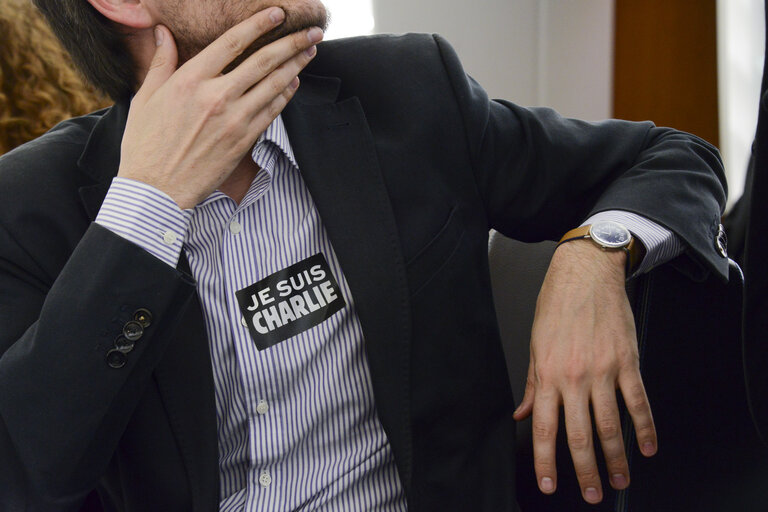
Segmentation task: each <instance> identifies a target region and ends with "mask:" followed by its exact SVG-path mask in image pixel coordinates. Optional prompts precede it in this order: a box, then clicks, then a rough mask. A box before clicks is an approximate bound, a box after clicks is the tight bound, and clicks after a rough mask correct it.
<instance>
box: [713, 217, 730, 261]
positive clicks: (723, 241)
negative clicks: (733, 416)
mask: <svg viewBox="0 0 768 512" xmlns="http://www.w3.org/2000/svg"><path fill="white" fill-rule="evenodd" d="M715 248H716V249H717V252H718V253H719V254H720V256H722V257H723V258H727V257H728V236H727V235H726V234H725V228H724V227H723V225H722V224H720V227H719V228H718V230H717V236H716V237H715Z"/></svg>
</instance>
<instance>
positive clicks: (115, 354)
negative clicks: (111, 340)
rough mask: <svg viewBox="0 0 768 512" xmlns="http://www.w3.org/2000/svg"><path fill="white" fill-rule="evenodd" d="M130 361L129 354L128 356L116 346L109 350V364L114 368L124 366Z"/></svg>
mask: <svg viewBox="0 0 768 512" xmlns="http://www.w3.org/2000/svg"><path fill="white" fill-rule="evenodd" d="M127 362H128V356H126V355H125V354H124V353H122V352H120V351H119V350H117V349H116V348H113V349H112V350H110V351H109V352H107V364H108V365H109V367H110V368H114V369H116V370H118V369H120V368H122V367H123V366H125V363H127Z"/></svg>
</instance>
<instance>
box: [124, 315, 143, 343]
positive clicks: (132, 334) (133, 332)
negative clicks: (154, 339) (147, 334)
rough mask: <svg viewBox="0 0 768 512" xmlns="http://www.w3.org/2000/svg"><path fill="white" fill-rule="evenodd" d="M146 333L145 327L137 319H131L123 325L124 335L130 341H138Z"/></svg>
mask: <svg viewBox="0 0 768 512" xmlns="http://www.w3.org/2000/svg"><path fill="white" fill-rule="evenodd" d="M143 335H144V327H143V326H142V325H141V324H140V323H139V322H137V321H136V320H129V321H128V322H126V323H125V325H124V326H123V336H125V337H126V339H128V341H137V340H138V339H139V338H141V337H142V336H143Z"/></svg>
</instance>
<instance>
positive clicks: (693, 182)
mask: <svg viewBox="0 0 768 512" xmlns="http://www.w3.org/2000/svg"><path fill="white" fill-rule="evenodd" d="M434 37H435V41H436V43H437V46H438V48H439V51H440V54H441V57H442V59H443V64H444V67H445V70H446V73H447V75H448V79H449V81H450V83H451V86H452V87H453V92H454V96H455V98H456V102H457V104H458V108H459V110H460V111H461V115H462V117H463V120H464V131H465V134H466V141H467V146H468V150H469V153H470V157H471V159H472V166H473V170H474V173H475V181H476V183H477V186H478V190H479V193H480V195H481V197H482V200H483V202H484V204H485V207H486V214H487V217H488V223H489V227H492V228H494V229H497V230H498V231H500V232H502V233H504V234H505V235H507V236H510V237H512V238H516V239H519V240H522V241H540V240H545V239H550V240H553V239H554V240H556V239H558V238H559V237H560V236H562V235H563V234H564V233H565V232H566V231H568V230H569V229H572V228H573V227H575V226H576V225H578V224H577V223H580V222H581V221H582V220H583V219H585V218H587V217H588V216H590V215H592V214H595V213H598V212H601V211H606V210H625V211H629V212H633V213H637V214H639V215H642V216H644V217H646V218H648V219H650V220H652V221H654V222H656V223H658V224H660V225H662V226H665V227H666V228H668V229H670V230H671V231H672V232H674V233H676V234H677V235H678V236H679V237H680V238H681V239H682V240H683V242H684V244H685V246H686V249H687V250H686V252H685V256H684V259H685V261H678V262H677V264H678V265H679V266H680V267H681V268H682V269H684V270H685V271H686V272H687V273H689V274H690V275H691V276H692V277H696V278H703V277H704V275H705V274H706V272H707V271H713V272H715V273H717V274H718V275H720V276H721V277H722V278H723V279H727V275H728V261H727V258H725V257H723V256H721V255H720V254H719V253H718V252H717V250H716V245H715V239H716V237H717V235H718V231H719V226H720V216H721V214H722V211H723V208H724V206H725V197H726V189H725V177H724V172H723V168H722V163H721V161H720V157H719V154H718V152H717V149H715V148H714V147H713V146H712V145H710V144H709V143H707V142H705V141H704V140H702V139H700V138H698V137H696V136H693V135H690V134H687V133H683V132H679V131H676V130H672V129H669V128H659V127H656V126H654V125H653V123H651V122H643V123H634V122H628V121H618V120H608V121H603V122H599V123H591V122H585V121H578V120H574V119H566V118H563V117H561V116H560V115H558V114H557V113H556V112H554V111H552V110H550V109H546V108H523V107H519V106H517V105H514V104H512V103H509V102H507V101H499V100H489V99H488V96H487V95H486V93H485V91H484V90H483V89H482V88H481V87H480V86H479V85H478V84H477V83H476V82H474V81H473V80H472V79H471V78H469V77H468V76H467V75H466V73H465V72H464V70H463V69H462V67H461V64H460V63H459V60H458V58H457V56H456V54H455V52H454V51H453V49H452V48H451V47H450V46H449V45H448V43H447V42H445V40H443V39H442V38H440V37H439V36H434Z"/></svg>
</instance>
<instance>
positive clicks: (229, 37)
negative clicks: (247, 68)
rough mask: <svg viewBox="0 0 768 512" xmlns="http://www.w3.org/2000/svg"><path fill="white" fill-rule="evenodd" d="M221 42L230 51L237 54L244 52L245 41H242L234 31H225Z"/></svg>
mask: <svg viewBox="0 0 768 512" xmlns="http://www.w3.org/2000/svg"><path fill="white" fill-rule="evenodd" d="M221 43H222V45H224V48H225V49H226V50H227V52H229V53H232V54H235V55H240V54H241V53H243V49H244V48H243V43H242V42H241V41H240V38H238V37H237V36H235V35H234V34H233V33H232V32H224V34H222V36H221Z"/></svg>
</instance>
